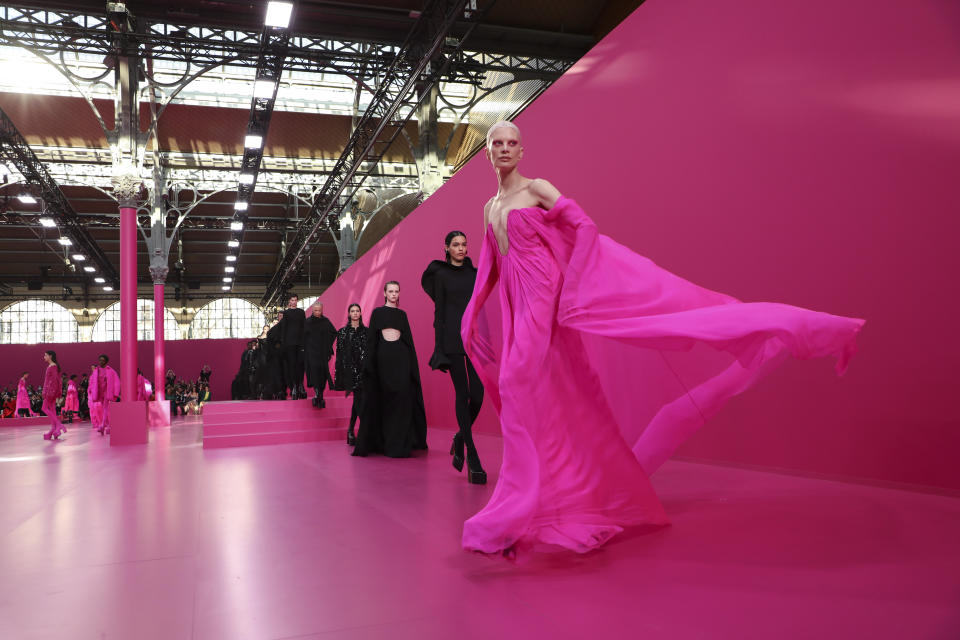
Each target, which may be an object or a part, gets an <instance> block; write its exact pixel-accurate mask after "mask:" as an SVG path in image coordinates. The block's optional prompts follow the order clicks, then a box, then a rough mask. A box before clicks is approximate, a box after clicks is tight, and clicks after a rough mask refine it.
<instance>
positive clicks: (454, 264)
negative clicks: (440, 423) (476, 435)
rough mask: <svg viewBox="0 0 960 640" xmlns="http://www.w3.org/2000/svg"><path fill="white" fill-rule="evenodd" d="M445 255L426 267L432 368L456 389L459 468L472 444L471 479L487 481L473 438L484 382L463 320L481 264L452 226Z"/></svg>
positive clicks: (453, 448)
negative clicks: (463, 330) (465, 346)
mask: <svg viewBox="0 0 960 640" xmlns="http://www.w3.org/2000/svg"><path fill="white" fill-rule="evenodd" d="M444 253H445V254H446V259H445V260H434V261H433V262H431V263H430V265H429V266H428V267H427V270H426V271H424V272H423V277H422V278H421V280H420V284H421V285H422V286H423V290H424V291H426V292H427V295H429V296H430V298H431V299H433V304H434V312H433V327H434V330H435V335H436V341H435V345H434V349H433V356H432V357H431V358H430V368H432V369H434V370H436V369H439V370H441V371H448V372H449V373H450V379H451V380H452V381H453V390H454V393H456V412H457V424H458V425H459V427H460V430H459V431H458V432H457V435H455V436H454V437H453V445H452V446H451V447H450V453H451V454H452V455H453V466H454V467H455V468H456V470H457V471H461V470H462V469H463V450H464V447H466V450H467V469H468V470H469V472H468V474H467V481H468V482H470V483H473V484H486V483H487V473H486V472H485V471H484V470H483V466H482V465H481V464H480V456H479V454H478V453H477V447H476V445H475V444H474V443H473V423H474V421H475V420H476V419H477V415H478V414H479V413H480V405H481V404H483V384H482V383H481V382H480V378H479V376H477V372H476V371H475V370H474V368H473V364H471V363H470V358H468V357H467V355H466V352H465V351H464V349H463V341H462V340H461V339H460V320H461V319H462V318H463V312H464V310H465V309H466V308H467V303H468V302H470V296H471V295H472V294H473V285H474V282H475V281H476V279H477V269H476V268H475V267H474V266H473V263H472V262H471V261H470V258H468V257H467V236H466V235H464V233H463V232H462V231H451V232H450V233H448V234H447V237H446V239H445V240H444Z"/></svg>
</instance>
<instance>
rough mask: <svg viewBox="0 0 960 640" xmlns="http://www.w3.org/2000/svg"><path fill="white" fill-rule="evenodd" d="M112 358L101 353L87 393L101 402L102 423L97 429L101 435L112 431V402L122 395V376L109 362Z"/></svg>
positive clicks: (94, 399) (93, 399)
mask: <svg viewBox="0 0 960 640" xmlns="http://www.w3.org/2000/svg"><path fill="white" fill-rule="evenodd" d="M109 362H110V358H109V357H108V356H107V355H106V354H105V353H104V354H100V366H98V367H97V368H96V369H94V370H93V374H92V375H91V376H90V386H89V387H88V388H87V394H88V395H89V396H90V399H91V400H92V401H94V402H98V403H99V404H100V425H99V426H98V427H97V431H99V432H100V434H101V435H103V434H104V433H110V403H111V402H114V401H116V400H117V397H118V396H119V395H120V376H119V375H117V372H116V371H114V369H113V367H111V366H110V365H109V364H107V363H109Z"/></svg>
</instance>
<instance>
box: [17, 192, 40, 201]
mask: <svg viewBox="0 0 960 640" xmlns="http://www.w3.org/2000/svg"><path fill="white" fill-rule="evenodd" d="M17 200H19V201H20V202H22V203H23V204H37V199H36V198H34V197H33V196H32V195H30V194H29V193H21V194H20V195H18V196H17Z"/></svg>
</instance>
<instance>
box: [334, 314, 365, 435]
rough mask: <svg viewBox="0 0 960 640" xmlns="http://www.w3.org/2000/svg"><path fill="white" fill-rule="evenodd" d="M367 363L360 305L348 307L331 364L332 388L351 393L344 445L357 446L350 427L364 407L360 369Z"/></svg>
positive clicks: (361, 370)
mask: <svg viewBox="0 0 960 640" xmlns="http://www.w3.org/2000/svg"><path fill="white" fill-rule="evenodd" d="M366 363H367V327H366V326H364V324H363V312H362V311H361V309H360V305H358V304H356V303H354V304H352V305H350V306H349V307H348V308H347V324H345V325H344V326H343V328H342V329H340V330H339V331H337V359H336V361H335V362H334V365H333V368H334V385H333V388H334V389H337V390H339V391H346V392H347V395H348V396H349V395H350V394H351V393H352V394H353V407H352V408H351V409H350V427H349V428H348V429H347V444H349V445H355V444H357V438H356V436H355V435H354V431H353V425H354V424H355V423H356V422H357V419H358V418H359V417H360V407H362V406H363V404H362V403H363V369H364V366H365V365H366Z"/></svg>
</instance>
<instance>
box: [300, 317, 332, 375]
mask: <svg viewBox="0 0 960 640" xmlns="http://www.w3.org/2000/svg"><path fill="white" fill-rule="evenodd" d="M336 339H337V329H336V327H334V326H333V323H332V322H330V319H329V318H328V317H327V316H320V317H319V318H318V317H316V316H310V317H309V318H307V320H306V322H305V323H304V325H303V351H304V363H305V365H306V369H307V386H308V387H313V388H314V389H320V390H321V393H322V389H323V387H324V385H325V384H326V383H327V380H329V379H330V357H331V356H332V355H333V343H334V341H335V340H336ZM331 388H332V385H331Z"/></svg>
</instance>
